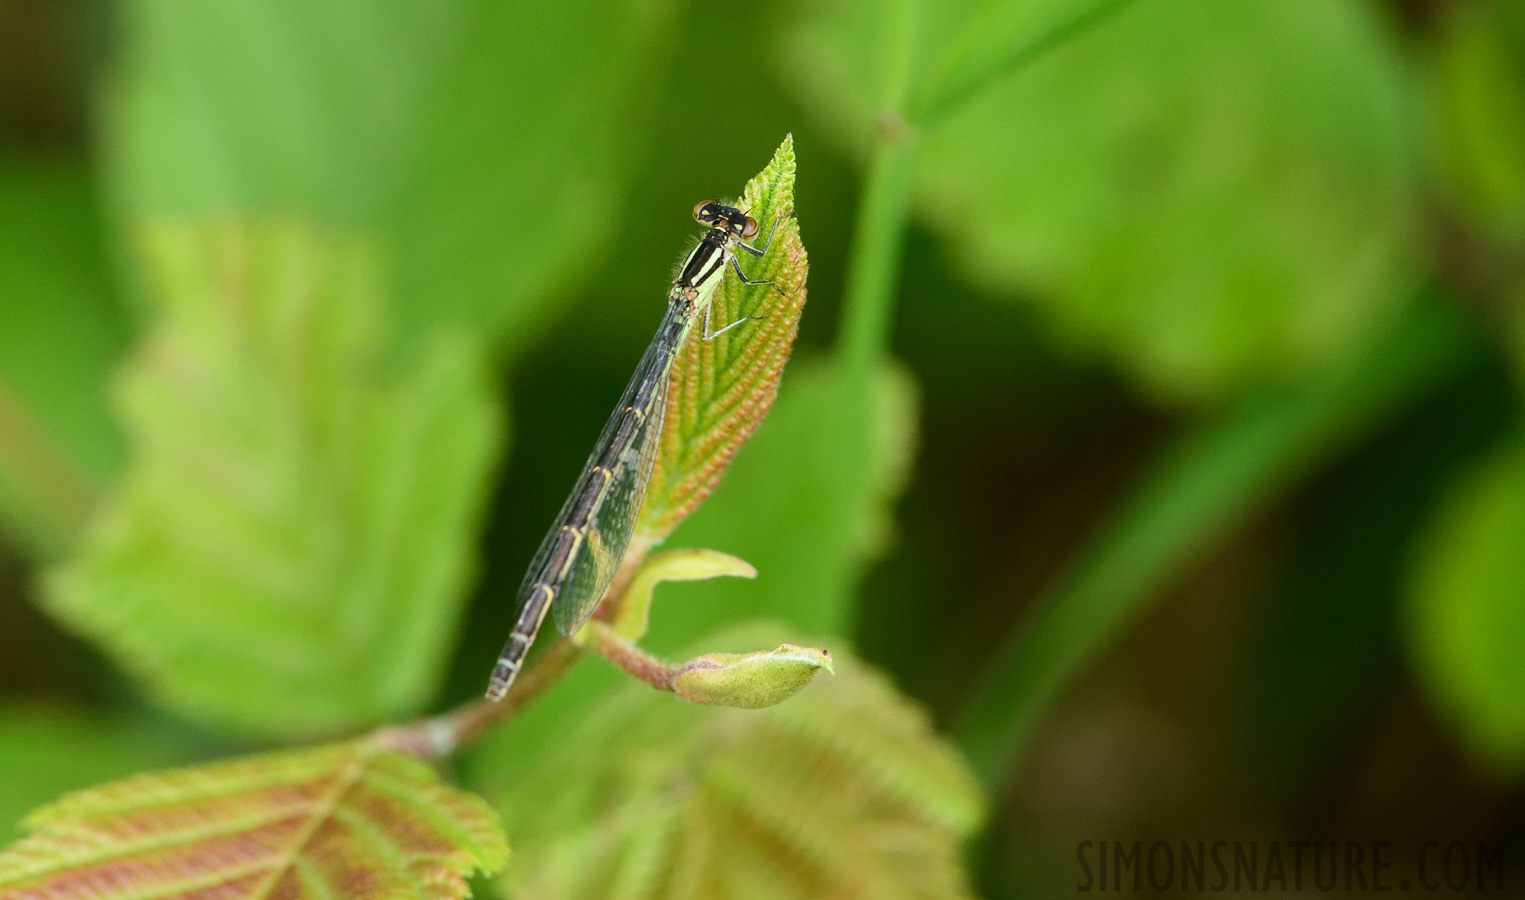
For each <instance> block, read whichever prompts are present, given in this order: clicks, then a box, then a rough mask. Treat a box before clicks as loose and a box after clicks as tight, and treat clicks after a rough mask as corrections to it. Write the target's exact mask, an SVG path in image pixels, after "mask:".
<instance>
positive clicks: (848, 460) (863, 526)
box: [646, 358, 917, 652]
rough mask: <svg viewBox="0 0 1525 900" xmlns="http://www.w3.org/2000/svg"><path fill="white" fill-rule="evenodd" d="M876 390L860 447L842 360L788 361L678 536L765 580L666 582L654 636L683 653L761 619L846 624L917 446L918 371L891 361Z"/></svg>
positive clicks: (842, 629)
mask: <svg viewBox="0 0 1525 900" xmlns="http://www.w3.org/2000/svg"><path fill="white" fill-rule="evenodd" d="M877 391H878V396H877V397H876V398H875V404H876V408H875V409H874V416H873V432H872V441H873V443H872V445H871V446H866V447H865V446H859V445H857V444H856V443H855V442H853V441H850V440H848V437H849V436H850V435H851V434H852V433H853V432H852V431H851V430H849V428H848V421H849V420H848V419H847V417H846V416H845V415H844V413H843V409H844V408H845V407H846V405H847V404H848V403H850V402H851V399H852V396H851V384H850V383H849V380H848V379H847V378H846V377H845V375H844V373H843V369H842V367H841V365H840V364H838V363H835V362H827V361H822V360H812V359H809V358H806V359H797V360H796V361H795V362H794V364H793V365H792V366H790V369H789V376H788V378H786V379H785V380H784V387H783V390H782V391H781V392H780V394H779V399H778V403H777V405H776V406H775V407H774V409H773V412H772V414H770V415H769V416H768V418H767V419H766V420H764V422H763V424H762V427H760V428H759V429H758V431H757V434H756V435H755V436H754V437H753V438H752V440H751V441H750V442H749V443H748V444H747V446H746V448H745V450H744V451H742V452H741V453H739V454H738V455H737V457H736V461H735V463H734V464H733V465H732V466H731V471H730V475H729V477H728V478H727V479H726V480H725V482H724V484H723V485H722V486H721V488H720V490H718V491H716V492H715V495H714V496H713V497H711V498H710V499H709V501H708V502H707V503H706V504H705V505H704V506H703V507H701V508H700V509H699V511H698V512H697V513H695V514H694V515H693V517H691V518H690V519H688V520H686V521H685V522H684V524H683V525H682V526H681V527H680V528H679V530H678V531H677V533H676V536H675V538H674V540H673V541H672V542H673V543H681V544H684V545H688V546H697V547H711V548H714V549H717V550H721V551H724V552H726V553H732V554H735V555H736V556H739V557H741V558H742V559H745V560H746V561H747V562H749V563H751V564H752V565H753V566H755V567H756V568H757V580H756V581H741V580H739V579H729V578H726V579H716V580H714V581H708V582H705V583H704V584H703V585H702V586H697V587H693V588H690V587H686V586H678V585H670V586H668V587H667V588H666V589H664V590H663V592H662V596H661V597H660V598H659V599H658V602H656V603H655V604H654V605H653V609H652V613H651V619H652V630H651V633H650V635H649V636H648V638H647V640H646V644H647V645H649V646H650V647H652V648H653V649H655V650H657V651H658V652H663V651H670V650H675V649H677V648H680V647H683V646H686V645H688V644H691V643H693V641H694V639H695V638H697V637H698V636H699V635H701V634H704V633H706V632H710V631H714V630H715V629H717V628H720V627H723V626H724V625H725V624H727V623H729V622H734V621H736V620H737V619H744V618H755V617H772V618H781V619H784V620H786V621H788V622H789V623H790V625H792V626H793V627H795V628H798V629H800V630H801V631H804V630H807V629H809V630H813V631H815V632H816V633H825V634H838V635H841V634H846V633H848V631H849V630H850V627H851V622H852V616H853V601H854V597H855V596H856V592H857V581H858V578H859V576H860V575H861V573H862V572H863V569H864V567H865V565H866V564H867V563H868V562H869V561H870V560H871V559H872V558H873V557H874V556H876V555H877V554H878V553H880V552H881V551H882V550H883V549H884V548H885V546H886V544H887V542H888V539H889V537H890V534H891V532H892V529H893V524H892V520H891V517H890V507H891V504H892V503H893V502H894V500H895V498H896V497H897V496H898V495H899V493H900V491H901V489H902V487H903V486H904V483H905V480H906V478H907V477H908V475H909V470H910V465H911V458H912V455H913V452H914V445H915V434H916V416H917V411H916V391H915V387H914V384H913V382H912V380H911V377H910V376H909V375H908V374H907V373H906V372H905V371H904V370H903V369H898V368H892V369H887V370H885V371H884V372H882V373H881V376H880V379H879V383H878V385H877Z"/></svg>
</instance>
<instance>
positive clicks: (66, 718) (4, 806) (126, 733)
mask: <svg viewBox="0 0 1525 900" xmlns="http://www.w3.org/2000/svg"><path fill="white" fill-rule="evenodd" d="M197 751H198V748H197V747H195V746H194V745H192V744H191V743H190V742H189V741H187V740H185V739H183V738H180V737H177V736H175V735H172V734H169V733H167V732H165V731H163V730H160V729H156V728H153V727H152V726H149V725H146V724H143V723H139V722H136V721H132V720H129V719H126V718H124V717H122V716H116V715H106V714H100V713H93V712H86V711H84V710H77V709H66V708H62V707H55V706H17V705H8V706H0V829H3V830H4V834H3V837H4V839H5V841H6V842H9V840H10V839H11V838H12V837H15V836H17V835H16V833H15V832H14V831H11V828H12V826H14V825H16V824H18V823H20V821H21V818H22V816H25V815H26V814H27V813H29V812H31V811H32V810H33V809H36V808H37V807H39V806H41V805H42V804H44V803H47V802H49V801H51V800H54V799H56V798H57V797H58V796H59V795H60V794H63V793H66V792H68V791H73V790H78V789H79V788H84V787H89V786H90V785H92V784H98V783H100V782H102V781H109V780H111V779H113V778H121V777H122V776H124V775H130V774H132V773H134V772H141V771H144V770H145V769H162V768H166V767H168V766H174V765H181V764H183V763H186V762H189V761H191V760H192V759H194V758H195V756H196V755H197Z"/></svg>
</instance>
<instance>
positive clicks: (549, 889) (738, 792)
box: [478, 628, 983, 900]
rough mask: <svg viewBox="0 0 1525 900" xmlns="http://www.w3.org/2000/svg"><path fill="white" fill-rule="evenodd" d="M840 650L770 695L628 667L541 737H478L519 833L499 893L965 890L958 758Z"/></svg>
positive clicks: (968, 813)
mask: <svg viewBox="0 0 1525 900" xmlns="http://www.w3.org/2000/svg"><path fill="white" fill-rule="evenodd" d="M778 639H779V635H777V633H776V632H774V631H773V630H772V629H758V628H752V629H749V630H748V631H744V632H734V633H732V634H730V635H728V636H720V637H716V638H712V639H707V640H706V641H705V642H704V643H705V645H706V646H708V647H709V648H713V647H715V646H717V645H729V646H737V647H748V646H758V645H759V644H762V645H766V644H769V643H776V642H777V641H778ZM834 655H836V656H837V665H838V672H839V673H840V674H838V675H837V677H835V678H830V679H819V680H817V682H816V683H815V684H812V685H811V686H810V687H809V688H807V689H806V690H804V691H802V692H801V693H800V694H799V695H798V696H796V697H793V698H791V699H790V700H789V701H788V702H787V703H783V704H780V705H778V706H775V707H772V708H769V709H766V710H760V711H759V710H733V709H716V708H711V707H698V706H690V705H687V704H681V703H673V702H671V700H670V699H669V698H667V697H664V696H663V695H661V694H659V693H657V692H655V691H652V690H650V689H649V688H647V687H645V686H644V685H628V684H624V685H620V686H618V687H617V688H616V689H614V690H612V691H610V692H608V693H607V694H606V695H605V696H604V698H603V700H602V701H601V703H600V704H599V705H598V706H597V707H596V708H595V709H593V710H591V711H590V712H589V713H588V714H587V715H585V716H582V717H580V718H578V719H576V720H574V721H571V722H568V723H566V724H565V725H564V726H563V727H562V730H561V731H560V732H558V733H557V734H554V735H552V736H550V737H549V738H548V739H547V740H546V741H545V743H544V744H543V746H542V747H541V749H540V750H539V752H538V753H534V754H531V755H528V756H526V755H524V754H523V753H520V752H516V751H515V749H514V744H513V743H512V742H503V743H502V744H500V745H498V747H497V748H494V747H491V746H490V747H489V748H487V750H486V753H485V755H484V758H482V759H480V760H479V763H480V765H479V766H478V769H479V771H482V772H484V773H486V774H487V776H488V777H489V778H490V779H491V783H492V784H493V785H495V786H496V789H495V790H490V791H489V792H488V794H489V796H491V797H493V798H495V799H496V801H497V804H498V807H499V809H500V810H502V811H503V814H504V818H505V821H506V823H507V828H508V831H509V834H510V836H511V838H512V839H513V841H514V846H515V848H516V849H515V862H514V865H513V866H512V867H510V870H509V871H508V873H507V874H506V876H505V879H504V880H505V882H507V885H506V886H507V888H508V893H509V895H510V896H512V897H559V898H564V900H576V898H582V897H588V898H593V897H608V896H620V897H626V898H631V900H644V898H652V900H655V898H663V900H686V898H698V897H703V898H706V900H726V898H734V897H769V898H773V900H788V898H794V897H799V898H807V897H808V898H815V897H874V898H876V900H896V898H902V897H905V898H912V897H914V898H925V900H932V898H962V897H969V896H971V894H970V890H969V887H968V885H967V883H966V880H965V877H964V874H963V872H962V859H961V855H960V841H961V840H962V839H963V838H965V837H967V836H968V835H969V834H970V833H971V832H972V831H973V829H974V828H975V827H976V826H977V825H978V824H979V822H980V820H981V817H982V814H983V801H982V799H981V797H980V794H979V790H978V788H977V786H976V785H975V783H974V780H973V778H972V777H971V775H970V773H969V771H968V769H967V768H966V767H965V765H964V763H963V761H962V760H961V759H960V758H959V756H958V754H957V753H956V752H954V751H953V750H952V748H950V747H949V746H948V745H947V744H946V743H945V742H944V741H943V740H942V739H941V738H939V737H938V736H937V735H936V734H935V733H934V732H933V731H932V729H931V727H930V725H929V723H928V722H927V719H926V716H925V715H924V714H923V713H922V711H921V710H920V709H918V708H917V707H916V706H914V705H913V704H912V703H910V702H909V701H907V700H906V699H905V698H903V697H901V696H900V695H899V694H897V693H896V692H895V690H894V688H893V687H891V685H890V684H889V682H888V681H887V680H886V679H884V678H883V677H882V676H880V675H878V674H877V673H875V672H873V671H872V670H871V669H869V668H868V667H866V666H865V665H864V664H863V663H861V662H858V661H856V660H853V659H851V658H850V657H849V658H843V657H842V656H841V654H840V653H837V652H834Z"/></svg>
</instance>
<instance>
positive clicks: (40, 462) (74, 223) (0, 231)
mask: <svg viewBox="0 0 1525 900" xmlns="http://www.w3.org/2000/svg"><path fill="white" fill-rule="evenodd" d="M127 335H128V327H127V323H126V322H125V321H123V316H122V315H121V311H120V309H119V308H118V307H117V305H116V303H115V300H114V297H113V295H112V285H111V282H110V278H109V276H108V274H107V265H106V260H105V253H104V240H103V235H102V233H101V222H100V211H99V206H98V203H97V199H96V196H95V192H94V190H93V188H92V187H91V184H90V180H89V175H88V173H87V172H86V171H85V169H84V168H83V167H80V166H75V165H64V164H57V163H40V162H20V161H14V160H12V161H3V162H0V518H3V519H4V521H5V524H6V526H7V527H8V528H9V529H10V530H11V531H12V533H13V534H20V535H24V536H25V537H26V538H27V543H28V544H29V545H30V547H31V549H32V551H33V552H34V553H36V554H38V555H40V556H44V557H49V556H53V557H56V556H58V555H61V554H62V553H63V552H64V551H65V549H66V548H67V547H68V546H69V544H70V543H71V542H72V541H73V539H74V538H75V537H76V536H77V534H78V530H79V528H80V527H81V526H82V525H83V522H84V518H85V516H86V515H87V514H88V513H89V511H90V506H91V504H92V503H93V502H94V499H95V492H96V490H97V489H98V488H99V486H100V485H102V484H104V483H105V482H106V480H107V479H108V478H109V477H110V476H112V475H113V474H115V472H116V470H117V469H118V468H119V466H120V465H121V458H122V450H121V439H120V437H119V435H118V434H117V431H116V428H115V427H114V425H113V424H112V422H111V420H110V417H109V415H108V411H107V407H106V398H105V389H104V388H105V382H106V378H107V375H108V373H109V372H110V370H111V367H112V365H114V363H115V361H116V360H117V358H118V357H119V356H120V355H121V354H122V353H123V352H124V350H125V348H126V343H127Z"/></svg>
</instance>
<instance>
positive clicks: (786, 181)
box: [638, 137, 810, 543]
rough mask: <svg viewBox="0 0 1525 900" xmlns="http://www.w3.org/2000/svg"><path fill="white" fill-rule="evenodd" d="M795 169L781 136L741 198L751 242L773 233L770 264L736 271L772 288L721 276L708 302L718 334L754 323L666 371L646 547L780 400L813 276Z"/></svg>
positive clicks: (789, 140) (694, 500)
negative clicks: (752, 224)
mask: <svg viewBox="0 0 1525 900" xmlns="http://www.w3.org/2000/svg"><path fill="white" fill-rule="evenodd" d="M794 169H795V161H794V138H793V137H785V138H784V142H783V143H782V144H780V145H779V147H778V150H777V151H776V152H775V153H774V154H773V159H772V161H771V162H769V163H768V165H767V167H766V168H764V169H763V170H762V171H761V172H759V173H758V175H757V177H755V178H753V179H752V180H751V181H749V182H747V187H746V190H745V191H744V192H743V194H742V198H741V206H742V207H743V208H744V209H746V211H747V214H748V215H750V216H751V217H752V218H754V219H756V220H757V222H758V225H759V227H760V229H761V230H760V232H759V237H758V240H759V241H761V240H764V239H766V238H767V236H768V235H769V234H770V233H771V234H772V243H771V245H770V246H769V248H768V255H767V257H766V258H765V259H763V260H756V259H753V258H752V257H751V256H750V255H748V254H745V253H743V254H741V258H742V260H743V262H742V268H743V270H745V271H746V272H747V277H748V278H750V279H752V280H769V281H772V282H773V283H772V284H771V285H765V284H764V285H744V284H742V283H741V282H740V281H739V280H738V279H736V278H733V277H730V275H728V276H727V277H726V278H725V280H724V282H722V284H721V286H720V287H719V288H718V289H717V290H716V291H715V296H714V299H713V300H712V301H711V303H710V314H709V315H710V321H711V323H712V327H713V328H714V329H716V330H718V329H720V328H722V327H724V326H725V325H728V324H730V323H732V322H735V321H737V320H739V319H741V318H742V317H743V316H758V317H760V318H758V319H755V320H753V321H750V322H747V323H746V324H743V325H739V326H737V327H736V328H733V329H731V330H730V331H727V332H726V333H724V334H721V335H717V336H715V338H714V339H713V340H704V339H703V338H702V337H700V336H698V335H695V336H693V337H691V338H690V339H689V340H688V341H687V342H685V343H684V345H683V347H682V349H681V350H680V351H679V352H678V356H677V359H676V360H675V361H674V363H673V368H672V375H671V378H672V381H671V384H670V387H669V394H668V403H667V419H666V421H665V423H664V424H663V428H662V446H661V451H660V455H659V456H658V458H657V462H656V467H655V469H654V470H653V471H652V475H651V482H650V485H649V487H648V489H647V494H646V504H645V506H643V507H642V509H641V520H640V523H639V526H638V528H639V533H640V539H641V540H642V541H643V542H647V543H650V542H655V541H660V540H661V539H662V538H664V537H666V536H667V535H668V534H670V533H671V532H672V530H673V529H674V528H675V527H677V525H678V523H679V522H681V521H683V519H684V518H685V517H686V516H688V514H689V513H691V512H693V511H694V509H696V508H697V507H698V506H699V504H700V503H702V502H703V501H704V498H705V497H708V496H709V494H710V492H711V491H713V490H714V489H715V486H716V485H718V484H719V483H720V479H721V477H722V476H724V475H725V471H726V469H727V468H728V467H729V466H730V464H731V459H732V458H733V457H734V456H735V455H736V451H737V450H739V449H741V445H742V444H744V443H746V441H747V438H749V437H751V436H752V432H753V431H755V430H757V426H758V424H759V423H760V422H762V419H763V416H765V415H767V412H768V410H769V409H770V408H771V407H772V406H773V399H774V398H775V397H776V396H777V395H778V383H779V379H780V378H781V377H782V376H783V371H784V363H785V362H787V361H788V360H789V351H790V350H791V349H792V348H793V347H794V336H795V334H796V333H797V332H798V330H799V322H800V313H801V312H802V311H803V309H804V306H805V276H806V274H807V273H808V271H809V269H810V264H809V261H808V259H807V258H806V255H805V247H804V245H803V244H801V243H800V229H799V223H798V222H797V221H796V220H795V218H794V216H793V215H792V213H793V212H794ZM786 217H787V218H786ZM775 226H776V229H775ZM731 274H734V273H731Z"/></svg>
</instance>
